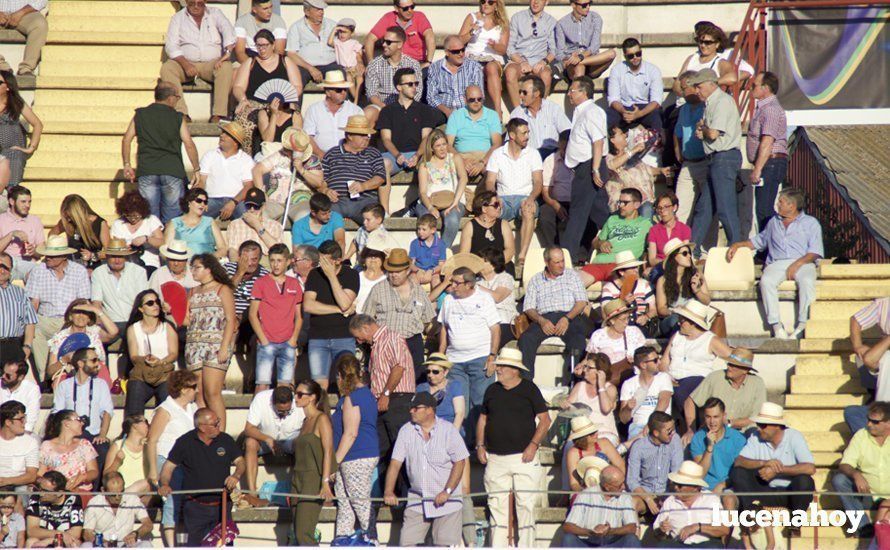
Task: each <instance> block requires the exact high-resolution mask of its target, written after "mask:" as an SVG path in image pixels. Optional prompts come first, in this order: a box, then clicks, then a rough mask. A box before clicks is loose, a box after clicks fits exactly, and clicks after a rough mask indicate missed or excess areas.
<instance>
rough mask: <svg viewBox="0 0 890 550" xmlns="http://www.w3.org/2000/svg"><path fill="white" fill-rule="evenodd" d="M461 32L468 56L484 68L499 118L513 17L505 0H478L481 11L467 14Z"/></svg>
mask: <svg viewBox="0 0 890 550" xmlns="http://www.w3.org/2000/svg"><path fill="white" fill-rule="evenodd" d="M459 34H460V39H461V40H463V42H464V44H465V45H466V47H467V53H466V55H467V59H472V60H473V61H477V62H478V63H479V64H481V65H482V66H483V67H484V68H485V91H486V93H487V94H488V97H489V98H491V103H492V109H494V110H495V112H496V113H497V114H498V118H500V116H501V93H502V90H503V88H502V87H501V75H502V74H503V71H504V55H505V54H506V53H507V41H508V40H509V39H510V20H509V19H508V18H507V8H505V7H504V0H479V11H477V12H475V13H471V14H469V15H467V17H466V18H465V19H464V22H463V25H461V27H460V33H459Z"/></svg>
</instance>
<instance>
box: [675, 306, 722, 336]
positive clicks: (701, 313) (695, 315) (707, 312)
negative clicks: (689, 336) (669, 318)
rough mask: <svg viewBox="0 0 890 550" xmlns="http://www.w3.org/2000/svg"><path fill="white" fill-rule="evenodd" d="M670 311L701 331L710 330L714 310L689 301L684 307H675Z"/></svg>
mask: <svg viewBox="0 0 890 550" xmlns="http://www.w3.org/2000/svg"><path fill="white" fill-rule="evenodd" d="M671 311H672V312H674V313H676V314H677V315H679V316H680V317H684V318H686V319H689V320H690V321H692V322H693V323H695V324H696V325H698V326H699V327H700V328H701V329H703V330H708V329H710V328H711V323H712V322H713V321H714V310H712V309H711V308H710V307H708V306H706V305H705V304H703V303H701V302H699V301H698V300H689V301H688V302H686V304H685V305H682V306H678V307H675V308H673V309H672V310H671Z"/></svg>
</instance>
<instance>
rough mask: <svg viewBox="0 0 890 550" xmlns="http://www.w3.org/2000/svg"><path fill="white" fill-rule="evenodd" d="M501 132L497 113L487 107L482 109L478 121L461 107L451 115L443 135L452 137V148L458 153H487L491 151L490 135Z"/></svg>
mask: <svg viewBox="0 0 890 550" xmlns="http://www.w3.org/2000/svg"><path fill="white" fill-rule="evenodd" d="M502 131H503V130H502V129H501V120H500V119H499V118H498V115H497V113H495V112H494V111H493V110H491V109H489V108H488V107H483V108H482V116H481V117H480V118H479V120H473V119H472V118H470V112H469V111H468V110H467V108H466V107H462V108H460V109H458V110H456V111H454V112H453V113H451V116H450V117H448V125H447V126H446V127H445V133H446V134H447V135H449V136H454V148H455V149H457V151H458V152H459V153H468V152H471V151H488V150H489V149H491V134H500V133H501V132H502Z"/></svg>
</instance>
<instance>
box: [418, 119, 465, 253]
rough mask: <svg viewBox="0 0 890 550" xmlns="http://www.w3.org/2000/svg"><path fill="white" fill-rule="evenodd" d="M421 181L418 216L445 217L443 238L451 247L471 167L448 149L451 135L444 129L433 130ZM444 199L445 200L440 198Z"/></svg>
mask: <svg viewBox="0 0 890 550" xmlns="http://www.w3.org/2000/svg"><path fill="white" fill-rule="evenodd" d="M417 185H418V194H419V195H420V198H419V199H418V202H417V206H416V210H417V212H416V214H417V217H418V218H419V217H420V216H423V215H424V214H432V215H433V217H435V218H436V219H438V220H442V241H443V242H444V243H445V246H447V247H451V244H452V243H453V242H454V238H455V237H457V232H458V231H459V230H460V219H461V217H462V216H463V215H464V205H463V204H461V202H460V199H461V197H463V195H464V190H465V189H466V188H467V171H466V169H465V168H464V161H463V159H461V157H460V155H456V154H454V153H451V152H450V151H449V150H448V139H447V138H446V137H445V132H443V131H442V130H433V131H432V132H430V135H429V138H428V139H427V140H426V143H424V149H423V162H422V163H421V164H420V168H419V169H418V172H417ZM449 198H450V200H448V199H449ZM443 200H444V201H445V202H440V201H443ZM437 205H438V207H437Z"/></svg>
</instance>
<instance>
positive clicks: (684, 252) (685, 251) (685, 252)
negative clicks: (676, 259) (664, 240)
mask: <svg viewBox="0 0 890 550" xmlns="http://www.w3.org/2000/svg"><path fill="white" fill-rule="evenodd" d="M677 256H689V251H688V250H681V251H680V252H677Z"/></svg>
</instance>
